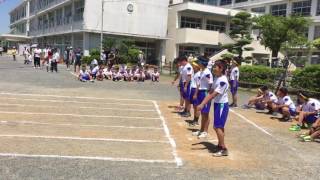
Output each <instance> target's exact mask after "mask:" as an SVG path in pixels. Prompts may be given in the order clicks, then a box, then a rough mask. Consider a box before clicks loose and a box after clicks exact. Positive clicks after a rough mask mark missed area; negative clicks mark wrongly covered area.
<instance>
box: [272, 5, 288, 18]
mask: <svg viewBox="0 0 320 180" xmlns="http://www.w3.org/2000/svg"><path fill="white" fill-rule="evenodd" d="M270 10H271V15H273V16H286V14H287V4H278V5H273V6H271V9H270Z"/></svg>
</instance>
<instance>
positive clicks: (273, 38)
mask: <svg viewBox="0 0 320 180" xmlns="http://www.w3.org/2000/svg"><path fill="white" fill-rule="evenodd" d="M254 22H255V26H254V28H255V29H258V30H259V31H260V39H261V43H262V44H263V45H264V46H266V47H268V48H269V49H270V50H271V51H272V59H274V60H277V59H278V54H279V52H280V50H281V48H282V47H284V46H288V45H289V46H291V47H290V48H292V47H293V46H295V45H297V44H299V43H300V45H301V42H305V33H306V30H307V29H308V27H309V23H310V19H308V18H306V17H300V16H288V17H282V16H272V15H263V16H259V17H257V18H255V19H254ZM302 39H304V40H303V41H301V40H302Z"/></svg>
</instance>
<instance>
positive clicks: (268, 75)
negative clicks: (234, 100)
mask: <svg viewBox="0 0 320 180" xmlns="http://www.w3.org/2000/svg"><path fill="white" fill-rule="evenodd" d="M283 72H284V70H283V69H278V68H269V67H266V66H241V67H240V82H241V83H249V84H257V85H259V86H260V85H269V86H274V85H275V83H276V82H277V80H279V78H280V77H281V74H282V73H283Z"/></svg>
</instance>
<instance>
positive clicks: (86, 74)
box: [78, 65, 94, 82]
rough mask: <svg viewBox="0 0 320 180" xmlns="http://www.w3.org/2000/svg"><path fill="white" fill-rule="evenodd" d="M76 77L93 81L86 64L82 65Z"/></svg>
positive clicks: (82, 80)
mask: <svg viewBox="0 0 320 180" xmlns="http://www.w3.org/2000/svg"><path fill="white" fill-rule="evenodd" d="M78 79H79V80H80V81H81V82H87V81H90V82H94V81H93V79H92V77H91V75H90V72H89V71H88V70H87V66H86V65H83V66H82V69H81V70H80V74H79V77H78Z"/></svg>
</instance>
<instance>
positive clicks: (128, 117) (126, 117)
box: [0, 111, 160, 119]
mask: <svg viewBox="0 0 320 180" xmlns="http://www.w3.org/2000/svg"><path fill="white" fill-rule="evenodd" d="M0 114H24V115H47V116H72V117H89V118H90V117H91V118H120V119H160V118H154V117H131V116H98V115H85V114H58V113H33V112H12V111H0Z"/></svg>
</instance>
